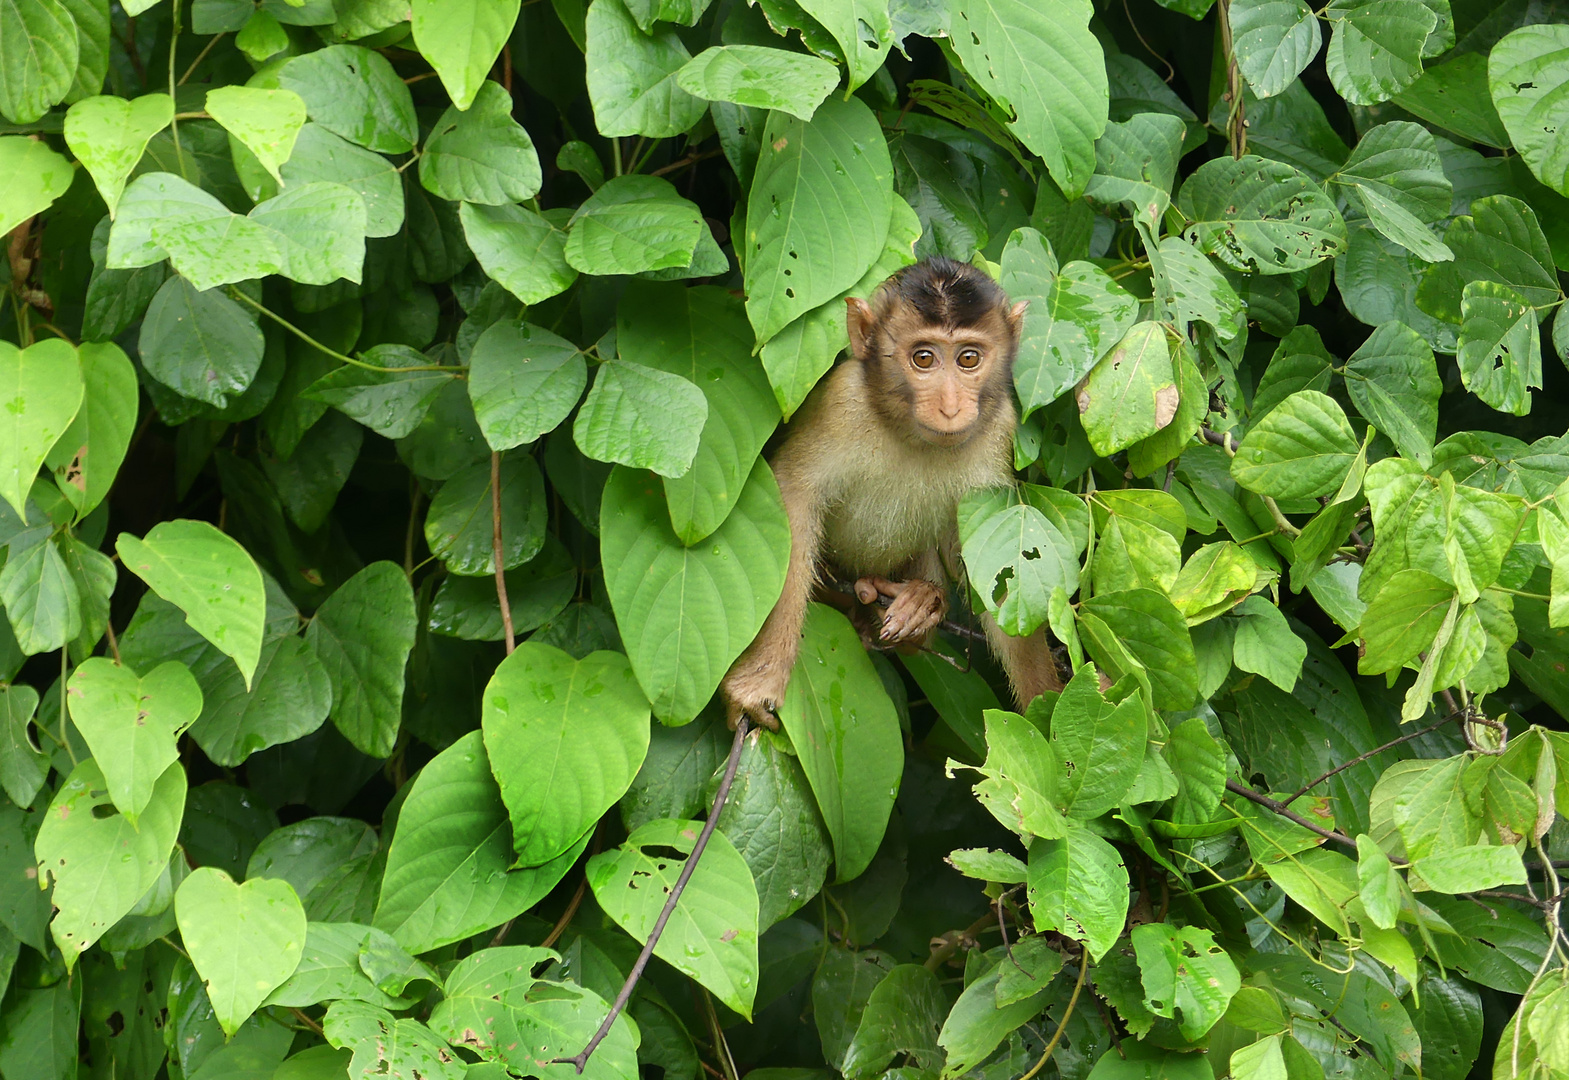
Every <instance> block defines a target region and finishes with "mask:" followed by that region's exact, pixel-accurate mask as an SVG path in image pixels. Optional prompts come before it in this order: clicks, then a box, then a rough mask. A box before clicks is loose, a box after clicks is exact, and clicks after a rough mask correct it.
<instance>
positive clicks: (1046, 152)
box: [949, 0, 1109, 199]
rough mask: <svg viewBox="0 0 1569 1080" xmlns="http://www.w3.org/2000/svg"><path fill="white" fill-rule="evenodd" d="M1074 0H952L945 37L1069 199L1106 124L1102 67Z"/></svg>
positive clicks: (1080, 186)
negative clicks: (947, 34) (948, 28)
mask: <svg viewBox="0 0 1569 1080" xmlns="http://www.w3.org/2000/svg"><path fill="white" fill-rule="evenodd" d="M1090 15H1091V8H1090V5H1088V4H1084V3H1081V2H1078V0H1044V2H1042V0H958V2H956V3H955V4H954V5H953V9H952V14H951V15H950V26H951V36H950V38H949V41H950V42H951V43H952V45H953V50H954V52H955V53H957V54H958V56H959V59H960V60H961V61H962V62H963V63H964V69H965V72H966V73H967V74H968V75H969V76H970V77H971V78H972V79H974V80H975V81H976V82H977V83H978V84H979V85H980V86H981V88H982V89H984V90H985V91H986V92H987V93H988V94H989V95H991V98H992V100H994V101H995V102H997V104H998V105H999V106H1001V107H1002V110H1003V112H1004V113H1005V114H1009V113H1011V114H1012V115H1013V117H1014V119H1013V120H1012V121H1011V122H1010V123H1009V124H1008V129H1009V130H1010V131H1011V132H1012V133H1013V134H1014V135H1015V136H1017V137H1018V139H1019V141H1020V142H1022V143H1023V144H1024V145H1025V146H1027V147H1029V148H1030V149H1031V150H1033V151H1034V152H1035V153H1037V154H1039V155H1040V156H1041V157H1042V158H1044V159H1045V161H1046V168H1047V169H1048V170H1050V172H1051V178H1052V179H1053V180H1055V181H1056V182H1057V186H1058V187H1059V188H1061V189H1062V191H1063V193H1064V194H1065V195H1067V196H1068V198H1070V199H1072V198H1077V197H1078V196H1079V195H1080V194H1082V193H1083V191H1084V185H1085V184H1086V183H1088V182H1089V178H1090V174H1091V173H1092V172H1093V171H1094V169H1095V140H1096V139H1098V138H1100V134H1101V132H1102V131H1104V130H1105V129H1106V117H1107V113H1106V110H1107V101H1108V97H1109V93H1108V90H1107V83H1106V65H1105V60H1104V58H1103V55H1102V51H1101V46H1100V42H1099V41H1097V40H1096V39H1095V35H1094V34H1092V33H1091V32H1090V29H1089V21H1090Z"/></svg>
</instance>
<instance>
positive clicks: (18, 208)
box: [0, 61, 118, 233]
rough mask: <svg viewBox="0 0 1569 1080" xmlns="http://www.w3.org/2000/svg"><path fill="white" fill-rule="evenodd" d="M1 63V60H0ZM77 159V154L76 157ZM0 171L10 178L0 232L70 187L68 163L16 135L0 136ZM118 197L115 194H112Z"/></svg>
mask: <svg viewBox="0 0 1569 1080" xmlns="http://www.w3.org/2000/svg"><path fill="white" fill-rule="evenodd" d="M0 62H3V61H0ZM78 156H80V155H78ZM0 170H3V171H4V173H5V175H6V176H7V177H9V178H10V181H9V183H7V184H6V188H5V191H3V192H0V232H3V233H9V232H10V231H11V230H12V229H15V228H16V227H17V226H18V225H20V224H21V223H22V222H24V221H26V220H27V219H28V218H30V217H32V216H33V215H34V214H38V213H41V212H43V211H44V210H47V209H49V206H50V204H51V203H53V202H54V201H55V200H56V199H58V198H59V197H60V196H61V195H64V194H65V193H66V191H67V189H69V188H70V186H71V177H72V175H73V173H72V170H71V163H70V162H69V161H68V160H66V158H65V157H63V156H62V155H60V154H57V153H55V152H54V151H53V150H51V149H49V148H48V147H47V146H45V145H44V144H43V143H41V142H38V141H37V140H34V139H28V138H25V137H23V136H20V135H5V136H0ZM116 195H117V196H118V192H116Z"/></svg>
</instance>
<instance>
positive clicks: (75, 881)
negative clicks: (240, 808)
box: [34, 758, 185, 966]
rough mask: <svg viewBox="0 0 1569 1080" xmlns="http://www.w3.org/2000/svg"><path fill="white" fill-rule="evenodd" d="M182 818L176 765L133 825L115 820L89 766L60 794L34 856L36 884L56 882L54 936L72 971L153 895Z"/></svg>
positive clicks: (104, 788) (98, 775)
mask: <svg viewBox="0 0 1569 1080" xmlns="http://www.w3.org/2000/svg"><path fill="white" fill-rule="evenodd" d="M184 812H185V770H184V769H183V768H181V767H180V766H179V765H178V764H176V765H171V766H169V768H168V770H167V771H165V772H164V774H163V775H162V776H160V777H159V778H158V781H157V783H155V784H154V785H153V794H152V798H151V799H149V800H148V802H147V805H146V807H145V808H144V809H143V810H142V814H141V817H140V819H139V820H138V821H137V823H136V824H135V825H132V824H131V822H130V821H129V819H127V818H126V817H125V815H123V814H119V813H116V812H115V810H114V804H113V803H112V802H111V801H110V799H109V791H108V784H107V782H106V781H105V779H104V775H103V773H102V772H101V771H99V768H98V764H97V763H96V762H95V761H93V760H92V759H91V758H88V759H87V760H85V761H83V762H82V763H81V764H79V765H77V766H76V768H75V769H73V770H72V771H71V775H70V776H69V777H68V778H67V779H66V781H65V783H64V784H62V785H61V787H60V790H59V791H57V792H55V796H54V799H53V800H52V801H51V802H50V804H49V810H48V813H47V814H46V816H45V817H44V820H43V824H42V825H40V826H39V829H38V840H37V842H36V844H35V845H34V850H35V852H36V853H37V856H38V874H39V883H40V884H42V883H43V882H44V881H45V880H48V879H51V878H52V879H53V881H54V895H53V897H52V898H51V900H52V902H53V904H54V906H55V908H56V909H58V910H57V912H56V914H55V917H54V921H53V922H52V923H51V924H50V926H49V930H50V933H51V934H52V935H53V937H54V941H55V944H56V945H58V946H59V947H60V951H61V952H62V953H64V954H65V961H66V964H67V966H70V965H73V964H75V962H76V958H77V956H79V955H80V954H82V953H83V952H86V951H87V948H88V947H89V946H90V945H92V944H93V942H95V941H97V940H98V939H99V938H100V937H101V936H103V933H104V931H106V930H108V929H109V928H110V927H111V926H113V925H114V924H115V923H117V922H119V921H120V919H121V917H123V916H124V915H125V914H126V913H127V912H129V911H130V910H131V909H132V908H133V907H134V906H135V905H136V902H137V901H138V900H140V899H141V898H142V896H143V895H144V894H145V893H146V892H147V890H148V889H150V888H152V887H153V884H154V883H155V882H156V881H157V880H158V877H159V875H161V874H162V873H163V872H164V870H165V869H166V868H167V866H168V864H169V852H170V851H172V850H173V849H174V838H175V836H176V834H178V833H179V831H180V818H181V816H182V815H183V814H184Z"/></svg>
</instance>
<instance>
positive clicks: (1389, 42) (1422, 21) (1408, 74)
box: [1324, 0, 1438, 105]
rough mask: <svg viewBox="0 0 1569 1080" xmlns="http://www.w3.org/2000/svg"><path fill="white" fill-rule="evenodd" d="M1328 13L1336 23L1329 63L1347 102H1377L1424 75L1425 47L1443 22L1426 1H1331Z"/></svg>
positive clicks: (1326, 64)
mask: <svg viewBox="0 0 1569 1080" xmlns="http://www.w3.org/2000/svg"><path fill="white" fill-rule="evenodd" d="M1324 14H1325V16H1326V17H1327V18H1328V19H1329V22H1330V25H1331V26H1332V27H1333V29H1332V31H1331V34H1330V38H1329V51H1328V52H1327V53H1326V54H1325V56H1324V67H1325V68H1326V70H1327V71H1328V72H1329V81H1330V83H1331V84H1332V85H1333V86H1334V88H1335V89H1336V90H1337V91H1338V92H1339V93H1340V96H1341V97H1343V98H1345V99H1346V101H1348V102H1350V103H1351V104H1353V105H1377V104H1378V103H1379V102H1381V101H1388V100H1389V99H1390V98H1392V97H1394V96H1395V95H1396V94H1398V93H1400V91H1402V90H1404V89H1405V88H1406V87H1408V86H1410V85H1411V84H1412V83H1413V82H1415V81H1416V79H1417V77H1418V76H1419V75H1421V74H1422V52H1423V46H1425V45H1426V44H1427V39H1428V35H1430V34H1431V33H1432V32H1433V30H1434V29H1435V28H1436V27H1437V26H1438V14H1437V12H1436V11H1435V10H1434V9H1433V8H1432V7H1429V6H1428V5H1427V4H1425V3H1423V2H1422V0H1331V3H1330V4H1329V6H1328V7H1326V8H1325V9H1324Z"/></svg>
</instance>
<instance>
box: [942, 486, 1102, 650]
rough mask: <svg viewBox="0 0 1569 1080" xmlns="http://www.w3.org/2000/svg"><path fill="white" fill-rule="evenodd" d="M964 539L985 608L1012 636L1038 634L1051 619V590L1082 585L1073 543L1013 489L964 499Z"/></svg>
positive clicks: (989, 490)
mask: <svg viewBox="0 0 1569 1080" xmlns="http://www.w3.org/2000/svg"><path fill="white" fill-rule="evenodd" d="M959 540H960V543H961V544H962V546H963V550H964V565H965V569H966V570H967V571H968V572H969V575H970V581H971V583H972V584H973V585H974V587H975V590H976V592H977V593H978V594H979V595H980V597H981V601H982V602H983V603H984V604H985V605H986V610H987V611H989V612H991V614H992V615H993V617H995V618H996V620H997V624H998V625H999V626H1001V627H1002V628H1003V630H1004V631H1006V632H1007V633H1009V634H1013V635H1016V636H1019V637H1023V636H1027V635H1029V634H1033V633H1034V632H1035V631H1036V630H1037V629H1038V628H1040V626H1042V625H1043V624H1044V623H1045V622H1046V617H1047V608H1048V606H1049V605H1050V603H1051V595H1052V590H1054V589H1062V590H1063V592H1064V593H1066V594H1068V595H1069V596H1071V595H1073V593H1074V592H1075V591H1076V590H1077V589H1078V587H1079V560H1078V554H1077V552H1076V551H1075V550H1074V547H1073V542H1072V541H1070V540H1069V539H1068V538H1067V537H1066V536H1064V535H1063V534H1062V532H1061V530H1059V529H1058V528H1057V526H1056V525H1054V524H1052V522H1051V520H1050V519H1049V518H1047V517H1046V515H1045V514H1043V513H1041V512H1040V510H1038V509H1037V508H1036V507H1034V506H1031V505H1030V504H1029V503H1027V502H1021V501H1019V500H1018V498H1017V496H1016V495H1015V494H1014V492H1013V491H1012V490H1011V489H1008V488H985V489H981V490H979V491H973V492H971V493H970V494H968V495H966V496H965V497H964V499H963V500H962V501H961V502H960V503H959Z"/></svg>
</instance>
